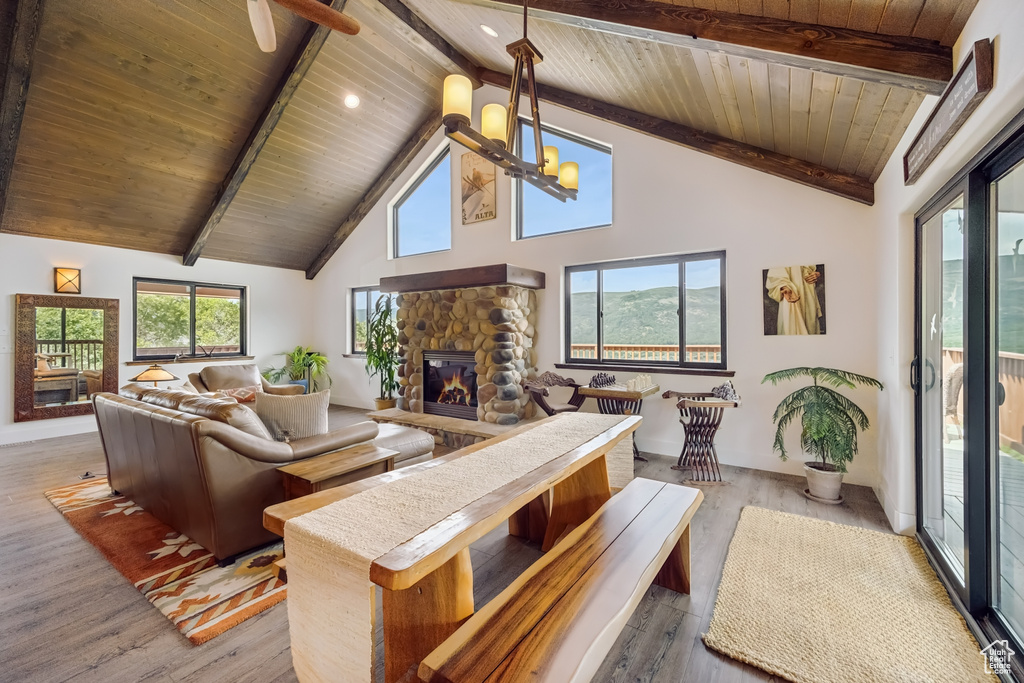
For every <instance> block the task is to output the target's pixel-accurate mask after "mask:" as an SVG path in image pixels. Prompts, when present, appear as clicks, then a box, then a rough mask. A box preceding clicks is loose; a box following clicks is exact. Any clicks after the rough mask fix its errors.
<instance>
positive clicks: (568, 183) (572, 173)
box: [558, 161, 580, 190]
mask: <svg viewBox="0 0 1024 683" xmlns="http://www.w3.org/2000/svg"><path fill="white" fill-rule="evenodd" d="M558 184H559V185H561V186H562V187H568V188H569V189H570V190H578V189H579V187H580V165H579V164H577V163H576V162H575V161H564V162H562V165H561V166H559V167H558Z"/></svg>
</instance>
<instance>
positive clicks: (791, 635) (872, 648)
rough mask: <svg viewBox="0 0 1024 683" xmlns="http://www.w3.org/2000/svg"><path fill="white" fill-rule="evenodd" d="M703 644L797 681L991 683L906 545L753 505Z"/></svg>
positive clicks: (903, 540) (899, 539) (918, 556)
mask: <svg viewBox="0 0 1024 683" xmlns="http://www.w3.org/2000/svg"><path fill="white" fill-rule="evenodd" d="M704 643H705V645H707V646H708V647H710V648H711V649H713V650H717V651H718V652H721V653H722V654H724V655H728V656H730V657H732V658H734V659H738V660H740V661H741V662H746V663H747V664H751V665H753V666H756V667H758V668H760V669H764V670H765V671H767V672H769V673H772V674H775V675H776V676H779V677H780V678H784V679H786V680H789V681H797V683H896V682H899V683H918V682H921V681H928V682H929V683H974V682H978V683H981V682H986V683H987V682H992V683H998V679H997V678H996V677H995V676H992V675H990V674H988V673H987V672H986V665H985V658H984V657H983V656H982V654H981V652H980V650H981V648H980V647H979V646H978V642H977V641H976V640H975V639H974V637H973V636H972V635H971V632H970V631H969V630H968V629H967V624H966V623H964V620H963V618H962V617H961V616H960V613H959V612H957V611H956V608H954V607H953V604H952V603H951V602H950V599H949V595H948V594H947V593H946V589H945V588H943V586H942V584H941V583H940V582H939V579H938V577H937V576H936V575H935V572H934V571H933V570H932V568H931V566H929V564H928V560H927V558H926V557H925V554H924V551H923V550H922V549H921V546H920V545H918V543H917V541H915V540H914V539H912V538H907V537H906V536H897V535H895V534H887V533H882V532H879V531H871V530H869V529H861V528H857V527H852V526H846V525H844V524H836V523H834V522H828V521H825V520H821V519H811V518H810V517H801V516H799V515H792V514H788V513H785V512H776V511H774V510H765V509H762V508H756V507H745V508H743V513H742V514H741V515H740V521H739V524H738V525H737V526H736V533H735V534H734V535H733V538H732V542H731V543H730V544H729V554H728V556H727V557H726V560H725V567H724V568H723V570H722V582H721V584H720V585H719V588H718V599H717V600H716V601H715V611H714V614H713V616H712V618H711V627H710V629H709V630H708V632H707V634H705V635H704Z"/></svg>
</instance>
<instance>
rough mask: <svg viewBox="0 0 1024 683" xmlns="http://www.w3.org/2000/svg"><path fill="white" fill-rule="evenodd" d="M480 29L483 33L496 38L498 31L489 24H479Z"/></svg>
mask: <svg viewBox="0 0 1024 683" xmlns="http://www.w3.org/2000/svg"><path fill="white" fill-rule="evenodd" d="M480 30H482V31H483V32H484V33H486V34H487V35H489V36H490V37H491V38H497V37H498V32H497V31H495V30H494V29H493V28H491V27H490V26H488V25H487V24H480Z"/></svg>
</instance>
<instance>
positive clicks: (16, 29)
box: [0, 0, 43, 229]
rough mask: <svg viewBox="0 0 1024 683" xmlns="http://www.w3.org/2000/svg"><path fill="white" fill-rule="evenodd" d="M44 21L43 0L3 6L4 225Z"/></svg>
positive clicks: (0, 210) (0, 144)
mask: <svg viewBox="0 0 1024 683" xmlns="http://www.w3.org/2000/svg"><path fill="white" fill-rule="evenodd" d="M42 21H43V0H19V1H17V2H5V3H2V7H0V229H2V228H3V217H4V210H5V209H6V207H7V190H8V188H9V187H10V185H11V174H12V173H13V172H14V156H15V153H16V152H17V150H18V137H19V135H20V134H21V120H22V118H23V117H24V115H25V104H26V102H27V100H28V85H29V80H30V78H31V76H32V57H33V54H34V53H35V47H36V42H37V41H38V39H39V26H40V24H42Z"/></svg>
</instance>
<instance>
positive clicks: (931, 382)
mask: <svg viewBox="0 0 1024 683" xmlns="http://www.w3.org/2000/svg"><path fill="white" fill-rule="evenodd" d="M924 363H925V365H927V366H928V370H929V371H930V372H931V373H932V374H931V377H930V378H929V379H928V384H926V385H925V387H924V390H925V391H931V390H932V387H934V386H935V366H934V365H932V362H931V361H930V360H929V359H927V358H925V360H924Z"/></svg>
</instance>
